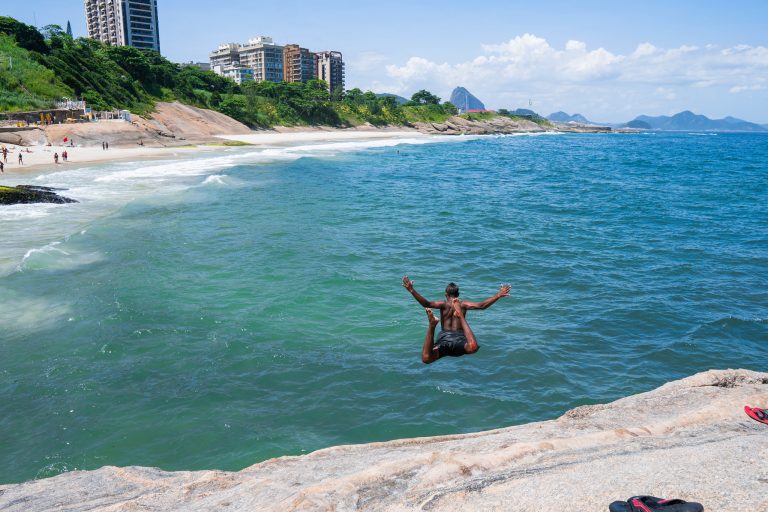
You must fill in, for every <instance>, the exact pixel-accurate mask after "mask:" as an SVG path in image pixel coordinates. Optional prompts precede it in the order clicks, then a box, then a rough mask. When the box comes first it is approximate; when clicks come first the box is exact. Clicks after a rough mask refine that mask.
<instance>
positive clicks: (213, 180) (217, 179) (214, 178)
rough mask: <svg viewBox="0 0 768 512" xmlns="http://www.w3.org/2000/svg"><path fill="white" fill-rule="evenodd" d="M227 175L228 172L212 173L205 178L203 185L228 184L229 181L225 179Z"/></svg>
mask: <svg viewBox="0 0 768 512" xmlns="http://www.w3.org/2000/svg"><path fill="white" fill-rule="evenodd" d="M226 177H227V175H226V174H212V175H210V176H208V177H207V178H205V180H203V182H202V183H201V185H226V184H227V183H226V182H225V181H224V178H226Z"/></svg>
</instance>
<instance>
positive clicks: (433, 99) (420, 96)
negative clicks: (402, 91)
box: [411, 89, 440, 105]
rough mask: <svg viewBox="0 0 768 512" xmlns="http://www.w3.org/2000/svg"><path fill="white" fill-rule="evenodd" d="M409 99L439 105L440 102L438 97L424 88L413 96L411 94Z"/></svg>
mask: <svg viewBox="0 0 768 512" xmlns="http://www.w3.org/2000/svg"><path fill="white" fill-rule="evenodd" d="M411 101H412V102H414V103H418V104H419V105H439V104H440V98H438V97H437V96H435V95H434V94H432V93H431V92H429V91H427V90H426V89H422V90H420V91H419V92H417V93H416V94H414V95H413V96H411Z"/></svg>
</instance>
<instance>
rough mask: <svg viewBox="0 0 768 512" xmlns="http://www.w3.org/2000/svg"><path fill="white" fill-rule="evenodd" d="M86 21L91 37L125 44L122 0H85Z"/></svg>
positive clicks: (115, 44) (115, 43)
mask: <svg viewBox="0 0 768 512" xmlns="http://www.w3.org/2000/svg"><path fill="white" fill-rule="evenodd" d="M85 22H86V25H87V27H88V37H90V38H91V39H98V40H99V41H102V42H104V43H107V44H111V45H113V46H124V45H125V29H124V27H123V9H122V0H85Z"/></svg>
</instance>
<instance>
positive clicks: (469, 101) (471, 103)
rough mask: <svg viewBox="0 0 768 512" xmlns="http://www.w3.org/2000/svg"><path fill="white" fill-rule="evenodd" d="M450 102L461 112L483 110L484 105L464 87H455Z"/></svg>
mask: <svg viewBox="0 0 768 512" xmlns="http://www.w3.org/2000/svg"><path fill="white" fill-rule="evenodd" d="M450 102H451V103H453V104H454V105H456V108H458V109H459V110H460V111H461V112H466V111H467V110H485V105H484V104H483V102H482V101H480V100H479V99H477V97H475V96H474V95H473V94H472V93H471V92H469V91H468V90H466V89H465V88H464V87H457V88H455V89H454V90H453V92H452V93H451V99H450Z"/></svg>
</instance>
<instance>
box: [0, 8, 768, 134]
mask: <svg viewBox="0 0 768 512" xmlns="http://www.w3.org/2000/svg"><path fill="white" fill-rule="evenodd" d="M3 4H5V5H3V7H2V8H0V13H1V14H3V15H10V16H13V17H16V18H18V19H20V20H21V21H24V22H25V23H30V24H35V22H36V24H37V25H38V26H43V25H45V24H48V23H58V24H61V25H65V24H66V21H67V20H70V21H71V22H72V26H73V29H74V32H75V35H84V34H85V23H84V14H83V3H82V1H81V0H57V1H51V0H26V1H16V0H3ZM159 15H160V30H161V44H162V50H163V54H164V55H165V56H166V57H168V58H170V59H171V60H174V61H189V60H196V61H199V60H206V58H207V54H208V53H209V52H210V51H211V50H212V49H213V48H215V47H216V46H217V45H218V44H219V43H222V42H229V41H238V42H239V41H242V42H244V41H245V40H246V39H248V38H249V37H252V36H255V35H270V36H272V37H273V38H274V39H275V40H276V42H279V43H299V44H301V45H303V46H305V47H308V48H310V49H312V50H315V51H319V50H326V49H329V50H338V51H341V52H342V53H343V54H344V57H345V60H346V62H347V86H348V87H360V88H363V89H373V90H375V91H377V92H394V93H398V94H402V95H404V96H410V95H411V94H412V93H413V92H415V91H416V90H418V89H421V88H427V89H429V90H431V91H433V92H435V93H436V94H438V95H439V96H442V97H444V98H446V99H447V97H448V95H449V94H450V91H451V90H452V89H453V87H455V86H457V85H462V86H465V87H467V88H468V89H469V90H470V91H472V92H473V93H474V94H475V95H476V96H478V97H479V98H480V99H481V100H483V101H484V102H485V103H486V106H488V107H489V108H516V107H522V106H527V105H528V101H529V100H531V101H532V102H533V108H534V109H535V110H537V111H539V112H540V113H543V114H545V115H546V114H549V113H550V112H554V111H556V110H564V111H566V112H568V113H575V112H580V113H581V114H583V115H585V116H587V117H588V118H590V119H593V120H597V121H626V120H629V119H632V118H633V117H635V116H636V115H639V114H650V115H661V114H667V115H668V114H673V113H676V112H679V111H681V110H685V109H690V110H693V111H694V112H696V113H701V114H705V115H707V116H709V117H713V118H720V117H724V116H726V115H734V116H736V117H741V118H744V119H747V120H751V121H756V122H761V123H768V30H766V26H768V25H767V24H768V21H767V20H768V2H766V1H763V0H760V1H757V0H755V1H733V2H715V1H708V0H699V1H697V2H694V1H685V0H677V1H674V2H670V1H666V2H662V1H643V2H632V3H629V2H615V1H604V0H599V1H591V2H586V1H582V2H574V1H570V2H565V1H527V2H523V1H510V0H507V1H501V0H498V1H497V0H493V1H480V2H467V1H461V2H459V1H452V0H443V1H436V0H421V1H410V2H406V1H403V0H391V1H388V2H377V3H373V2H361V1H360V0H357V1H347V0H336V1H334V2H320V1H298V0H283V1H280V2H255V1H253V0H250V1H245V0H229V1H225V0H222V1H219V2H210V1H205V2H204V1H200V0H186V1H182V0H160V1H159Z"/></svg>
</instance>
